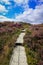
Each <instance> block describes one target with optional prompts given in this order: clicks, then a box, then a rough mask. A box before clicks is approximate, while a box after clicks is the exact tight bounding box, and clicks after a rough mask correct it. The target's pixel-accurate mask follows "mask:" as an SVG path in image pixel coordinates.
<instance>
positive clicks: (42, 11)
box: [15, 5, 43, 23]
mask: <svg viewBox="0 0 43 65" xmlns="http://www.w3.org/2000/svg"><path fill="white" fill-rule="evenodd" d="M15 19H16V20H17V21H26V22H29V23H43V5H40V6H36V8H35V9H28V10H27V11H24V12H23V13H22V14H20V15H19V16H16V18H15Z"/></svg>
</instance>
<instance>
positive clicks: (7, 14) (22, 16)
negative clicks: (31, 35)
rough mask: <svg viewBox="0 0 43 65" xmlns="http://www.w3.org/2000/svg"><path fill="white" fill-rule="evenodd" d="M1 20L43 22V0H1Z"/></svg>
mask: <svg viewBox="0 0 43 65" xmlns="http://www.w3.org/2000/svg"><path fill="white" fill-rule="evenodd" d="M0 21H23V22H29V23H33V24H34V23H35V24H37V23H43V0H0Z"/></svg>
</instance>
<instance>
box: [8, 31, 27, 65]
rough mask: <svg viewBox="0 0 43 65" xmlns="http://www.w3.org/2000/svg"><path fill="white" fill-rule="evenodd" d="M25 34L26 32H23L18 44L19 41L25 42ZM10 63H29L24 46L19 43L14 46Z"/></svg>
mask: <svg viewBox="0 0 43 65" xmlns="http://www.w3.org/2000/svg"><path fill="white" fill-rule="evenodd" d="M24 35H25V32H22V33H21V34H20V35H19V37H18V38H17V41H16V43H17V44H19V43H20V44H23V37H24ZM9 65H28V64H27V59H26V53H25V48H24V47H23V46H20V45H18V46H16V47H15V48H14V50H13V54H12V57H11V60H10V64H9Z"/></svg>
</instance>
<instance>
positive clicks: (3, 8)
mask: <svg viewBox="0 0 43 65" xmlns="http://www.w3.org/2000/svg"><path fill="white" fill-rule="evenodd" d="M2 12H7V10H6V8H5V6H3V5H1V4H0V13H2Z"/></svg>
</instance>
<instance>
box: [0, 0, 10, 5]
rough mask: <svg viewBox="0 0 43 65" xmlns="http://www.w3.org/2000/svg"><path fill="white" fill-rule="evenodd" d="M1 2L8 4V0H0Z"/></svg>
mask: <svg viewBox="0 0 43 65" xmlns="http://www.w3.org/2000/svg"><path fill="white" fill-rule="evenodd" d="M0 2H1V3H5V4H10V2H9V0H1V1H0Z"/></svg>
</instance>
